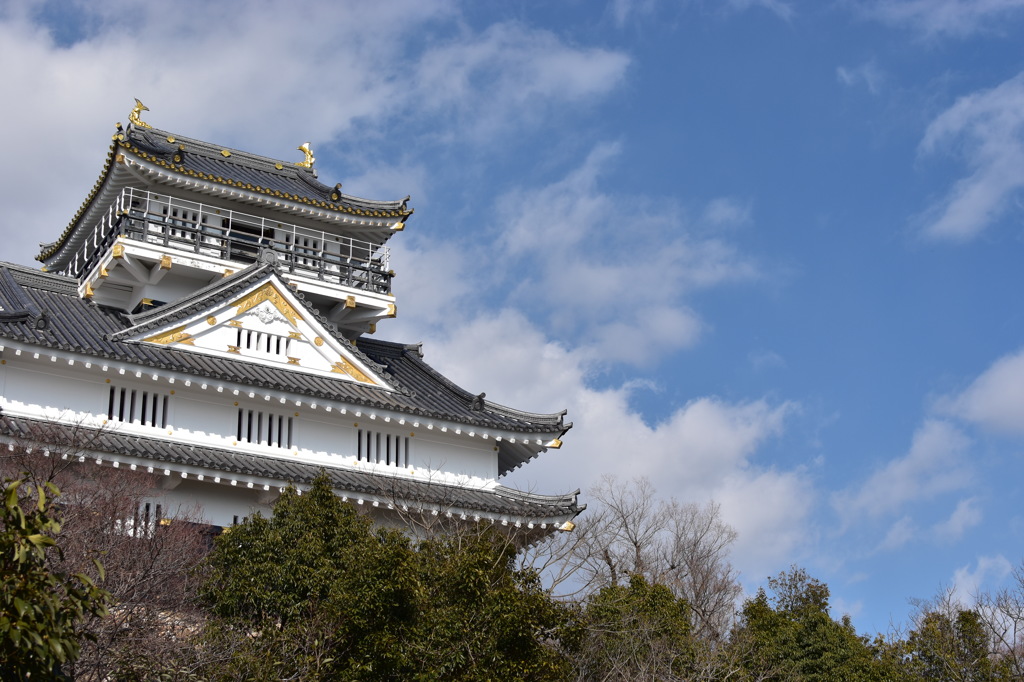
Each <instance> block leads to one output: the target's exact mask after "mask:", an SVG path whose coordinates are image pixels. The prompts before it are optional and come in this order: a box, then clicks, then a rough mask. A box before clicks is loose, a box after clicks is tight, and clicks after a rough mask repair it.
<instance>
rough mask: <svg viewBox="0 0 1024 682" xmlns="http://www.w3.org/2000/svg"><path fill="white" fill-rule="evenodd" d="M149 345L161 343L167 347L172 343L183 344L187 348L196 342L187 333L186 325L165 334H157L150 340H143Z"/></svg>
mask: <svg viewBox="0 0 1024 682" xmlns="http://www.w3.org/2000/svg"><path fill="white" fill-rule="evenodd" d="M143 341H148V342H149V343H159V344H160V345H161V346H166V345H167V344H170V343H183V344H185V345H187V346H194V345H196V344H195V340H194V339H193V338H192V335H191V334H189V333H188V332H186V331H185V325H182V326H180V327H175V328H174V329H172V330H170V331H167V332H164V333H162V334H156V335H155V336H150V337H149V338H146V339H143Z"/></svg>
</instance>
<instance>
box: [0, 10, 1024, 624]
mask: <svg viewBox="0 0 1024 682" xmlns="http://www.w3.org/2000/svg"><path fill="white" fill-rule="evenodd" d="M94 4H96V5H100V3H84V2H83V3H75V2H70V1H63V2H3V3H0V86H2V88H3V91H4V93H5V97H4V99H5V102H6V103H7V106H6V107H4V111H3V114H2V116H3V126H0V149H2V150H3V152H2V153H3V159H4V163H3V164H2V166H0V173H2V174H3V182H2V183H0V200H2V202H3V206H4V208H5V219H4V221H3V222H2V223H0V229H2V230H3V235H4V242H3V243H4V253H3V258H4V259H5V260H11V261H15V262H20V263H31V262H32V257H33V256H34V254H35V245H36V244H37V243H38V242H39V241H47V240H51V239H53V238H54V237H56V236H57V235H58V234H59V233H60V232H61V230H62V229H63V227H64V226H65V225H66V223H67V220H68V219H69V218H70V216H71V215H72V213H73V212H74V210H75V209H76V208H77V206H78V205H79V203H80V202H81V201H82V199H83V198H84V197H85V195H86V193H87V192H88V190H89V188H90V187H91V186H92V183H93V182H94V180H95V178H96V175H97V173H98V172H99V170H100V166H101V163H102V159H103V155H104V153H105V150H106V148H107V145H108V144H109V139H110V137H109V136H110V134H111V133H112V132H113V125H114V123H115V122H116V121H124V120H126V117H127V114H128V111H129V110H130V108H131V105H132V103H133V101H134V99H133V98H134V97H139V98H140V99H141V100H142V101H143V102H145V103H146V104H147V105H148V106H149V107H150V109H151V110H152V111H151V112H149V114H148V117H147V120H149V121H150V122H151V123H152V124H154V125H155V126H157V127H160V128H164V129H167V130H171V131H174V132H177V133H180V134H183V135H189V136H194V137H200V138H203V139H207V140H210V141H213V142H218V143H222V144H225V145H228V146H233V147H237V148H242V149H246V150H249V151H254V152H257V153H262V154H266V155H268V156H275V157H279V158H283V159H292V158H295V159H296V160H298V159H300V158H301V155H300V154H299V152H297V151H295V147H296V146H297V145H298V144H300V143H301V142H305V141H307V140H308V141H310V142H312V145H313V148H314V150H315V151H316V156H317V159H318V161H317V167H318V169H319V172H320V177H321V179H322V180H324V181H325V182H327V184H333V183H334V182H338V181H341V182H342V183H343V184H344V187H345V189H346V191H349V192H351V193H353V194H356V195H361V196H367V197H371V198H380V199H391V198H401V197H403V196H405V195H406V194H411V195H412V202H411V205H413V206H415V207H416V214H415V216H414V218H413V219H412V220H411V221H410V222H409V225H408V228H407V230H406V231H405V232H404V233H402V234H401V235H399V237H398V238H397V239H396V240H394V242H393V249H394V254H393V266H394V268H395V270H396V271H397V272H398V278H397V279H396V292H397V295H398V297H399V317H398V319H396V320H395V321H393V322H391V323H390V324H388V325H383V324H382V325H381V326H380V329H379V331H378V336H380V337H381V338H386V339H393V340H399V341H409V342H412V341H424V342H425V343H426V347H425V348H426V353H427V355H426V359H427V360H428V361H429V362H431V363H432V364H434V365H435V366H437V367H439V368H440V369H442V370H443V371H445V372H447V373H448V374H449V375H451V376H452V377H454V378H455V379H457V380H458V381H459V382H460V383H462V384H463V385H464V386H466V387H467V388H468V389H470V390H472V391H474V392H476V391H486V392H487V395H488V398H491V399H494V400H497V401H500V402H505V403H507V404H510V405H513V406H516V407H520V408H523V409H529V410H534V411H555V410H559V409H562V408H563V407H564V408H568V409H569V417H570V418H571V419H572V420H573V421H574V422H575V424H576V426H575V428H574V429H573V430H572V431H571V432H570V433H569V434H568V435H567V437H566V438H565V447H564V448H563V449H562V450H561V451H558V452H550V453H548V454H546V455H545V456H543V457H542V458H541V459H540V460H538V461H537V462H534V463H532V464H531V465H529V466H528V467H526V468H525V469H524V470H522V471H520V472H517V473H516V474H515V475H514V476H513V477H512V478H511V480H510V481H509V483H510V484H515V485H519V486H523V487H529V488H532V489H536V490H539V491H544V492H561V491H565V490H571V489H573V488H576V487H578V486H579V487H583V488H584V490H586V488H587V486H589V485H592V484H593V483H594V482H596V480H597V479H598V478H599V477H600V476H601V475H603V474H613V475H617V476H620V477H623V478H629V477H631V476H636V475H644V476H648V477H649V478H650V479H651V480H652V481H653V482H654V485H655V487H656V488H657V490H658V492H659V494H661V495H663V496H665V497H669V496H674V497H676V498H678V499H680V500H682V501H698V502H702V501H707V500H715V501H717V502H718V503H719V504H720V505H721V508H722V513H723V515H724V516H725V518H726V520H728V521H729V522H730V523H732V524H733V525H734V526H735V527H736V529H737V530H738V532H739V539H738V541H737V544H736V546H735V548H734V552H733V557H732V558H733V561H734V563H735V564H736V566H737V568H739V569H740V570H741V571H742V579H743V582H744V585H745V587H746V588H747V589H748V590H753V589H755V588H756V587H757V586H758V585H759V584H762V583H763V581H764V578H765V577H766V576H767V575H770V574H774V573H777V572H778V571H780V570H783V569H785V568H787V567H788V566H789V565H790V564H792V563H796V564H799V565H802V566H804V567H806V568H807V569H808V570H809V571H810V572H811V574H813V575H815V576H817V577H819V578H820V579H822V580H824V581H826V582H827V583H828V584H829V586H830V587H831V589H832V593H833V603H834V606H835V607H836V611H837V613H841V612H848V613H850V614H851V615H852V616H853V619H854V624H855V625H856V626H857V627H858V628H859V629H860V630H861V631H869V632H873V631H877V630H885V629H886V628H887V627H888V625H889V623H890V621H896V622H900V621H903V620H905V619H906V617H907V615H908V613H909V612H910V607H909V606H908V603H907V600H908V599H909V598H927V597H930V596H932V595H934V594H935V593H936V592H937V591H938V590H939V589H940V588H942V587H955V589H956V590H957V591H958V594H960V595H961V596H962V597H963V598H964V599H965V600H969V598H970V595H971V593H972V592H973V591H976V590H978V589H996V588H998V587H999V586H1000V585H1001V584H1003V582H1004V581H1005V580H1006V578H1007V576H1008V573H1009V571H1010V570H1011V569H1012V568H1013V567H1015V566H1018V565H1020V563H1021V560H1022V558H1024V549H1022V547H1024V542H1022V540H1024V513H1022V509H1021V504H1020V500H1021V486H1022V485H1024V475H1022V474H1024V311H1022V309H1021V306H1020V294H1019V292H1020V290H1021V285H1022V284H1024V274H1022V272H1024V271H1022V269H1021V267H1020V262H1021V256H1022V253H1024V244H1022V236H1024V232H1022V229H1021V225H1022V217H1024V191H1022V188H1024V50H1022V49H1021V46H1020V36H1021V35H1024V0H927V1H925V0H874V1H867V0H865V1H860V2H858V1H856V0H845V1H844V0H836V1H829V0H815V1H813V2H811V1H803V0H718V1H712V0H704V1H701V0H690V1H688V2H687V1H682V2H679V1H677V2H668V1H667V0H665V1H659V0H637V1H634V2H631V1H629V0H618V1H612V2H608V3H601V2H596V1H593V2H583V1H582V0H579V1H575V2H573V1H567V2H561V3H553V2H539V1H538V2H529V1H519V2H500V3H459V2H455V1H454V0H453V1H450V2H449V1H445V0H395V1H394V2H386V3H363V2H360V3H351V2H297V3H292V4H290V5H288V9H287V10H285V9H284V8H283V7H284V6H282V5H279V4H274V3H270V2H248V3H244V4H243V3H240V2H223V3H204V2H198V1H196V2H192V1H184V2H177V3H161V4H160V5H158V4H156V3H141V2H140V3H136V2H121V1H110V2H104V3H102V5H101V8H97V7H93V5H94Z"/></svg>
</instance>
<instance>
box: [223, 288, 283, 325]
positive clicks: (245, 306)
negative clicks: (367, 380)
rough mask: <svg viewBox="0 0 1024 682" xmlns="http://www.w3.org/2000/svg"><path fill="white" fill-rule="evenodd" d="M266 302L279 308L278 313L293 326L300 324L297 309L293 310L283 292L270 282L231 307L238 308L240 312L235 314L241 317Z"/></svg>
mask: <svg viewBox="0 0 1024 682" xmlns="http://www.w3.org/2000/svg"><path fill="white" fill-rule="evenodd" d="M264 301H270V303H271V304H272V305H273V306H274V307H275V308H277V310H278V312H280V313H281V314H282V315H284V316H285V317H286V318H288V321H289V322H291V323H292V325H296V324H298V322H299V314H298V313H297V312H296V311H295V308H292V306H291V304H290V303H288V301H287V300H285V298H284V296H282V295H281V292H280V291H278V290H277V288H276V287H275V286H274V285H273V284H271V283H270V282H267V283H266V284H264V285H263V286H261V287H260V288H259V289H257V290H256V291H254V292H252V293H251V294H249V295H248V296H246V297H245V298H240V299H238V300H237V301H235V302H234V303H232V304H231V305H233V306H235V307H236V308H238V311H237V312H236V313H235V314H236V315H241V314H242V313H244V312H246V311H247V310H250V309H252V308H255V307H256V306H258V305H259V304H260V303H263V302H264Z"/></svg>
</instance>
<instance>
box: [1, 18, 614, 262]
mask: <svg viewBox="0 0 1024 682" xmlns="http://www.w3.org/2000/svg"><path fill="white" fill-rule="evenodd" d="M76 7H78V8H79V9H80V11H81V13H83V15H85V16H83V17H80V18H79V19H80V24H81V25H82V26H85V27H87V29H85V30H84V33H83V35H81V36H78V38H79V39H78V40H77V42H71V43H70V44H63V43H62V44H57V43H56V42H55V40H54V38H53V35H52V34H51V33H50V32H49V31H48V30H47V29H46V28H45V27H43V26H40V25H38V24H35V23H33V22H32V20H31V12H30V11H28V10H25V11H20V12H18V11H14V10H9V11H6V12H4V13H3V14H0V64H2V65H5V66H6V68H4V69H2V71H0V85H2V87H3V91H4V94H5V98H6V101H8V102H17V103H18V105H17V106H9V107H7V108H6V109H5V113H4V126H3V127H2V128H0V146H2V148H3V149H4V153H5V154H6V155H7V158H9V159H16V160H17V162H18V165H17V167H18V172H17V173H7V174H6V176H5V182H4V183H0V201H2V202H3V205H4V206H5V218H6V220H7V224H8V225H12V226H14V225H25V224H29V223H31V224H40V225H50V226H52V227H51V229H50V230H49V231H48V232H47V233H46V234H44V235H40V236H38V237H37V235H36V234H35V232H34V231H30V230H23V229H19V230H11V231H10V232H9V233H8V234H7V235H6V236H7V243H6V248H7V251H6V254H5V257H6V258H10V259H15V260H20V261H27V260H29V259H30V258H31V257H32V256H33V255H34V253H35V251H36V248H35V243H34V242H36V241H38V240H39V239H40V238H42V239H47V238H52V237H53V236H54V235H56V234H59V232H60V229H61V228H62V227H63V225H64V224H65V222H66V221H67V219H68V218H69V216H71V215H72V214H73V212H74V210H75V209H76V208H77V206H78V203H79V202H80V201H81V200H82V198H84V193H85V189H84V188H88V187H89V186H90V185H91V184H92V182H93V180H95V178H96V174H97V173H98V171H99V168H100V159H102V158H103V156H104V153H105V149H106V146H107V145H108V144H109V140H110V138H109V137H108V136H109V135H110V134H112V133H113V124H114V122H115V121H117V120H119V119H120V120H122V121H124V120H125V117H126V116H127V113H128V111H129V110H130V107H131V104H132V102H133V100H132V97H135V96H137V97H139V98H140V99H141V100H142V101H143V102H145V103H146V105H147V106H149V108H150V109H151V111H150V112H149V113H148V114H147V115H146V119H147V120H148V121H149V122H150V123H152V124H153V125H155V126H157V127H164V128H168V129H172V130H174V131H175V132H182V133H185V134H188V135H190V136H195V137H199V138H202V139H207V140H210V141H213V142H217V143H221V144H225V145H228V146H236V147H240V148H244V149H248V150H251V151H255V152H259V153H263V154H266V155H269V156H275V157H279V158H284V159H290V158H295V159H296V160H298V159H299V158H301V156H300V154H299V152H297V151H296V150H295V147H296V146H298V144H300V143H301V142H304V141H307V140H309V141H312V142H313V147H314V149H318V148H322V147H323V146H324V145H326V144H328V143H332V142H336V141H339V140H343V141H345V142H348V141H349V140H355V139H358V142H357V143H355V144H357V145H362V146H363V147H365V148H367V149H372V148H373V143H374V140H375V138H379V137H381V136H383V135H385V134H386V132H387V131H388V130H389V129H390V126H394V125H396V124H398V123H401V124H402V125H405V126H419V127H420V128H423V129H425V130H429V131H430V134H429V135H423V136H422V137H421V138H420V139H423V140H424V142H423V144H424V145H431V144H433V145H436V144H439V143H442V142H445V143H459V144H472V142H473V140H472V139H470V137H469V135H468V133H469V132H471V131H487V130H495V129H499V128H500V129H501V130H503V131H506V134H509V135H511V134H512V133H516V132H521V131H522V130H524V129H528V128H529V126H533V125H537V124H539V123H542V122H545V119H544V116H545V115H548V116H550V115H551V114H552V113H553V112H558V111H567V110H568V109H567V105H572V106H578V105H579V104H580V103H581V102H590V101H594V100H596V99H597V98H600V97H601V96H603V95H605V94H607V93H608V92H610V91H611V90H613V89H614V88H615V87H617V86H618V85H619V84H620V83H621V82H622V81H623V78H624V76H625V73H626V69H627V66H628V63H629V59H628V57H627V56H625V55H624V54H622V53H619V52H615V51H613V50H608V49H603V48H590V47H580V46H576V45H571V44H569V43H567V42H565V41H563V40H561V39H560V38H559V37H557V36H555V35H554V34H552V33H550V32H548V31H544V30H537V29H531V28H528V27H524V26H521V25H519V24H495V25H492V26H490V27H486V28H484V29H483V30H481V31H479V32H475V33H474V32H473V31H471V30H470V29H468V28H466V27H465V26H464V24H463V23H462V22H461V21H459V17H458V12H457V6H456V5H455V3H453V2H448V1H446V0H422V1H421V0H394V1H393V2H386V3H359V2H299V3H294V4H293V5H290V6H289V8H288V11H281V10H280V8H279V7H278V6H277V5H276V4H274V3H271V2H265V1H264V2H252V3H247V4H245V6H244V11H242V8H241V5H240V4H239V3H231V2H225V3H206V2H200V1H198V0H194V1H187V0H183V1H182V2H180V3H176V4H175V5H174V7H173V8H170V6H169V5H162V4H159V3H148V4H147V3H142V4H140V3H135V2H123V3H122V2H109V3H106V2H105V3H88V4H86V3H82V4H81V5H77V6H76ZM428 26H429V27H431V28H432V29H435V30H433V31H432V32H429V33H426V32H424V30H423V29H424V28H425V27H428ZM452 31H457V32H458V33H459V37H458V39H457V40H446V42H442V43H440V44H439V43H438V40H439V39H438V38H436V37H435V36H443V35H446V34H447V35H450V33H451V32H452ZM414 35H415V36H416V37H417V38H418V39H417V40H409V38H410V36H414ZM424 36H427V37H424ZM119 103H120V104H119ZM538 103H543V104H538ZM112 107H113V108H112ZM453 112H454V114H456V115H454V116H453V115H451V114H452V113H453ZM439 114H445V115H443V116H441V115H439ZM353 133H357V135H356V134H353ZM320 156H321V157H323V155H322V154H321V155H320ZM340 162H342V163H345V162H348V159H341V160H340ZM388 163H393V162H391V161H383V162H382V160H381V159H379V158H375V157H374V156H373V155H372V154H366V153H360V154H359V156H358V158H357V159H356V161H355V162H354V163H353V165H354V166H356V168H355V170H356V171H357V172H358V174H359V175H360V176H361V179H362V180H363V187H364V188H365V189H366V190H367V191H368V192H375V191H377V190H378V189H383V192H384V193H383V194H381V195H380V196H375V197H374V198H391V197H392V192H393V191H394V189H393V188H390V187H388V186H385V182H384V181H385V180H395V181H409V182H410V184H409V185H407V186H403V187H402V189H400V190H399V191H401V192H402V194H403V195H404V194H405V193H406V192H408V191H409V188H411V189H416V188H418V187H421V186H422V185H423V183H424V182H425V175H424V173H423V171H422V164H420V163H417V162H416V160H415V159H411V160H406V162H405V163H404V164H403V166H402V167H397V166H392V167H390V168H389V167H388V165H387V164H388ZM373 164H376V165H373ZM410 165H411V166H412V168H410V167H409V166H410ZM417 167H419V168H417ZM324 169H325V168H324V166H323V158H322V159H321V171H323V170H324ZM75 187H80V188H83V190H82V192H81V194H77V193H75V192H74V191H66V190H67V188H75ZM54 188H64V189H61V190H60V191H54ZM33 198H34V200H33ZM395 198H397V197H395Z"/></svg>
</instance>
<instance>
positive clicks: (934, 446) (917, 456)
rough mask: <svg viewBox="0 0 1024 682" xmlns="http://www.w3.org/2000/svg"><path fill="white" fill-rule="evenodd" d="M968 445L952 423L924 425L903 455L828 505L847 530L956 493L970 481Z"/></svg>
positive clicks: (837, 494)
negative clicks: (869, 520)
mask: <svg viewBox="0 0 1024 682" xmlns="http://www.w3.org/2000/svg"><path fill="white" fill-rule="evenodd" d="M968 445H969V441H968V439H967V437H966V436H965V435H964V434H962V433H961V432H960V431H959V430H958V429H957V428H956V427H955V426H953V425H952V424H950V423H948V422H945V421H941V420H937V419H931V420H928V421H926V422H925V423H924V424H923V425H922V426H921V427H920V428H919V429H918V430H917V432H916V433H915V434H914V439H913V442H912V443H911V446H910V450H909V452H907V454H906V455H904V456H902V457H898V458H896V459H893V460H891V461H890V462H889V463H888V464H886V465H885V466H884V467H882V468H881V469H879V470H877V471H876V472H875V473H874V474H872V475H871V476H870V477H869V478H868V479H867V480H866V481H865V482H864V483H863V484H861V485H860V486H857V487H854V488H849V489H847V490H845V491H841V492H839V493H836V494H835V495H834V496H833V501H832V502H833V506H834V507H835V508H836V511H837V512H839V514H840V516H841V517H842V518H843V519H844V521H845V523H846V525H847V526H849V525H852V524H854V523H856V522H858V521H860V520H862V519H863V518H864V517H868V518H879V517H882V516H887V515H890V514H894V513H897V512H899V511H900V510H901V509H902V508H903V507H904V505H906V504H908V503H911V502H917V501H922V500H929V499H932V498H934V497H935V496H937V495H940V494H942V493H946V492H949V491H952V490H958V489H961V488H963V487H965V486H966V485H968V484H969V483H970V480H971V472H970V468H969V466H968V464H967V460H966V457H965V455H966V450H967V447H968Z"/></svg>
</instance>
